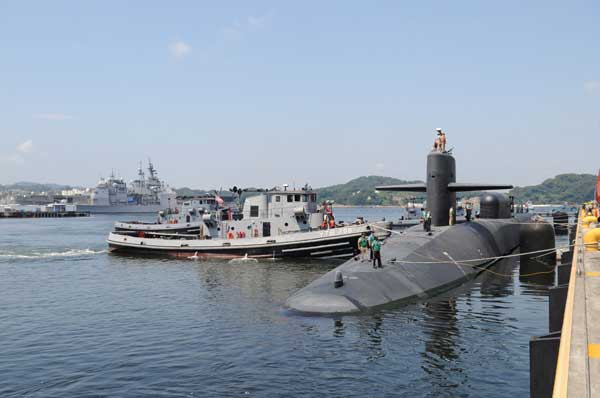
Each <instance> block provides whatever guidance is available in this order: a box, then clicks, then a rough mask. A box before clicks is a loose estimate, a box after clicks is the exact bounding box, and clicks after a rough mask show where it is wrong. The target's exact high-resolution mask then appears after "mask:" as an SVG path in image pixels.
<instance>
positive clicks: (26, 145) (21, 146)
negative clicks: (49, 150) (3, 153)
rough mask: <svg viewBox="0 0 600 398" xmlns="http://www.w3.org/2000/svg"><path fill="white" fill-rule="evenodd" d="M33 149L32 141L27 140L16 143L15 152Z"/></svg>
mask: <svg viewBox="0 0 600 398" xmlns="http://www.w3.org/2000/svg"><path fill="white" fill-rule="evenodd" d="M32 150H33V141H32V140H27V141H25V142H23V143H21V144H19V145H17V152H19V153H29V152H31V151H32Z"/></svg>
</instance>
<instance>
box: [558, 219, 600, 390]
mask: <svg viewBox="0 0 600 398" xmlns="http://www.w3.org/2000/svg"><path fill="white" fill-rule="evenodd" d="M582 219H583V215H580V217H579V222H578V226H577V234H576V237H575V246H574V247H573V249H572V251H573V264H572V266H571V272H570V277H569V285H568V291H567V295H566V303H565V309H564V314H563V320H562V328H561V333H560V334H561V338H560V349H559V353H558V360H557V362H556V375H555V378H554V386H553V393H552V396H553V397H555V398H562V397H578V398H583V397H600V377H599V376H600V251H597V246H596V247H592V246H593V245H592V246H589V249H588V250H586V247H585V246H584V244H583V236H584V235H585V233H586V232H588V231H589V230H591V229H592V228H594V227H596V226H597V225H596V224H593V223H592V224H590V225H589V226H585V223H582ZM590 249H591V250H594V249H595V251H589V250H590Z"/></svg>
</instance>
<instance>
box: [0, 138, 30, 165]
mask: <svg viewBox="0 0 600 398" xmlns="http://www.w3.org/2000/svg"><path fill="white" fill-rule="evenodd" d="M32 151H33V141H32V140H27V141H25V142H22V143H20V144H19V145H17V147H16V148H15V151H14V153H11V154H8V155H2V154H0V162H2V163H14V164H23V163H25V158H24V156H25V155H27V154H28V153H31V152H32Z"/></svg>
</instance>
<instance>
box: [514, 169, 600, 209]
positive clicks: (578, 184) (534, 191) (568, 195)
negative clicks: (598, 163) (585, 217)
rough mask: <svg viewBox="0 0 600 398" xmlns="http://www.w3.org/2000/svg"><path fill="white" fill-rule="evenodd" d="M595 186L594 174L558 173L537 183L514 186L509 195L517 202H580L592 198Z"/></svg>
mask: <svg viewBox="0 0 600 398" xmlns="http://www.w3.org/2000/svg"><path fill="white" fill-rule="evenodd" d="M595 188H596V176H594V175H592V174H559V175H557V176H556V177H554V178H549V179H547V180H545V181H544V182H542V183H541V184H539V185H532V186H528V187H517V188H514V189H512V190H511V191H510V195H513V196H514V197H515V200H516V201H518V202H524V201H531V202H533V203H562V202H573V203H582V202H585V201H588V200H592V199H593V197H594V191H595Z"/></svg>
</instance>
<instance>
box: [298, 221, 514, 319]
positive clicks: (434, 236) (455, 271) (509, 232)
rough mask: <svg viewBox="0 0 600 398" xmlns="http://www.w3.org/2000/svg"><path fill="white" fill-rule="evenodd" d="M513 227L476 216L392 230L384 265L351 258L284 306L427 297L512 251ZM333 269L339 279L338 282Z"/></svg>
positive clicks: (312, 308) (342, 306)
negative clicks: (427, 229) (427, 228)
mask: <svg viewBox="0 0 600 398" xmlns="http://www.w3.org/2000/svg"><path fill="white" fill-rule="evenodd" d="M515 228H518V225H517V224H515V223H512V222H496V220H480V221H478V222H470V223H461V224H458V225H456V226H442V227H440V226H434V227H433V228H432V231H431V233H428V232H425V231H423V228H422V226H415V227H411V228H408V229H405V230H403V231H401V232H396V233H394V234H393V235H392V236H391V237H389V238H388V239H387V240H386V241H385V243H384V244H383V247H382V249H381V259H382V264H383V269H373V267H372V266H371V264H370V262H369V261H361V260H359V259H358V258H356V257H355V258H354V260H349V261H348V262H346V263H344V264H342V265H340V266H339V267H337V268H336V269H334V270H332V271H330V272H328V273H327V274H325V275H323V276H322V277H320V278H318V279H317V280H315V281H313V282H312V283H310V284H309V285H308V286H306V287H305V288H303V289H301V290H299V291H298V292H296V293H294V294H293V295H292V296H290V297H289V298H288V300H287V301H286V307H287V308H289V309H291V310H295V311H298V312H302V313H319V314H335V313H337V314H339V313H349V312H356V311H362V310H365V309H367V308H373V307H378V306H381V305H384V304H388V303H393V302H395V303H397V302H401V301H409V300H414V299H419V298H425V297H428V296H431V295H433V294H436V293H439V292H441V291H443V290H447V289H449V288H451V287H452V286H456V285H458V284H460V283H462V282H464V281H466V280H468V279H470V278H473V277H474V276H475V275H476V274H477V273H479V272H481V271H482V270H483V269H484V268H485V267H487V266H489V265H490V263H491V261H490V260H489V259H490V258H494V257H496V256H499V255H505V254H508V253H509V252H512V250H513V249H514V248H515V247H516V246H517V245H518V233H515ZM515 237H516V238H515ZM515 239H516V240H517V242H515ZM465 242H468V244H465ZM465 260H466V261H469V262H468V263H465V262H464V261H465ZM336 273H339V274H341V276H342V278H343V284H342V285H341V286H337V287H336V284H335V278H336Z"/></svg>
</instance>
